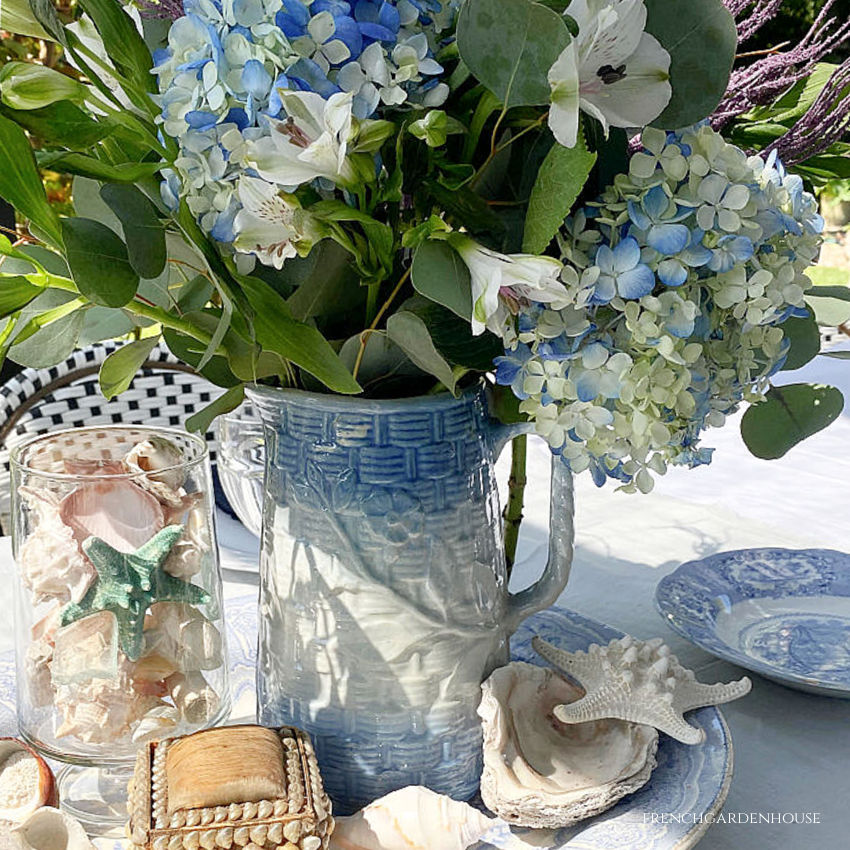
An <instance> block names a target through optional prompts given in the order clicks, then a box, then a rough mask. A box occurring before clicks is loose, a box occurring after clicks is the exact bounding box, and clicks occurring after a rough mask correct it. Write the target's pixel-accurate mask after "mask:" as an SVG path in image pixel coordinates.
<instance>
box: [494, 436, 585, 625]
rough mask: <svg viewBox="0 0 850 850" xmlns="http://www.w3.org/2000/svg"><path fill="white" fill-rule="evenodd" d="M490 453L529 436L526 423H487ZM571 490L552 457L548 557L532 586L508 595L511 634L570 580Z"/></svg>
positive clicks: (567, 475)
mask: <svg viewBox="0 0 850 850" xmlns="http://www.w3.org/2000/svg"><path fill="white" fill-rule="evenodd" d="M491 427H492V436H493V454H494V457H496V458H498V457H499V455H500V454H501V453H502V450H503V449H504V448H505V446H507V445H508V443H510V442H511V440H513V438H514V437H517V436H519V435H520V434H530V433H533V426H532V425H530V423H528V422H523V423H519V424H516V425H504V424H502V423H498V422H495V421H493V422H491ZM574 518H575V491H574V485H573V474H572V472H570V470H569V469H568V467H567V465H566V464H565V463H564V462H563V461H562V460H561V458H560V457H558V456H556V455H554V454H553V455H552V483H551V485H550V488H549V555H548V558H547V561H546V567H545V568H544V570H543V574H542V575H541V576H540V578H539V579H538V580H537V581H536V582H534V584H532V585H530V586H529V587H527V588H525V590H520V591H518V592H517V593H512V594H510V596H509V598H508V612H507V626H508V634H512V633H513V632H514V631H515V630H516V629H517V627H518V626H519V624H520V623H521V622H522V621H523V620H524V619H525V618H526V617H530V616H531V615H532V614H536V613H537V612H538V611H542V610H543V609H544V608H548V607H549V606H550V605H552V604H553V603H554V602H555V600H556V599H557V598H558V597H559V596H560V595H561V593H562V592H563V590H564V588H565V587H566V586H567V581H568V580H569V577H570V568H571V567H572V563H573V544H574V542H575V525H574Z"/></svg>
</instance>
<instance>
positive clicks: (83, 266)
mask: <svg viewBox="0 0 850 850" xmlns="http://www.w3.org/2000/svg"><path fill="white" fill-rule="evenodd" d="M62 237H63V239H64V241H65V257H66V258H67V260H68V266H69V268H70V269H71V276H72V277H73V278H74V283H76V284H77V289H79V290H80V292H81V293H82V294H83V295H85V296H86V298H88V299H89V300H90V301H92V302H93V303H95V304H100V305H101V306H103V307H123V306H124V305H125V304H129V302H130V301H132V300H133V296H134V295H135V294H136V290H137V289H138V286H139V276H138V275H137V274H136V273H135V272H134V271H133V267H132V266H131V265H130V259H129V257H128V256H127V247H126V245H124V243H123V242H122V241H121V239H120V238H119V237H118V236H116V235H115V233H114V232H113V231H111V230H110V229H109V228H108V227H107V226H106V225H105V224H101V223H100V222H98V221H93V220H92V219H88V218H63V219H62Z"/></svg>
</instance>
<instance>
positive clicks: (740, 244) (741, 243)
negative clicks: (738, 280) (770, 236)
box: [728, 236, 755, 263]
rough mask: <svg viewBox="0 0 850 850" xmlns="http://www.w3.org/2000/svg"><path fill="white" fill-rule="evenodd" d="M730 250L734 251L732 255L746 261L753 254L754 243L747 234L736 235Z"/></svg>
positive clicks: (739, 260)
mask: <svg viewBox="0 0 850 850" xmlns="http://www.w3.org/2000/svg"><path fill="white" fill-rule="evenodd" d="M728 250H730V251H731V252H732V256H733V257H734V258H735V259H736V260H737V261H738V262H739V263H744V262H746V261H747V260H749V259H750V257H752V256H753V252H754V250H755V249H754V248H753V243H752V242H751V241H750V239H749V238H747V237H746V236H736V237H735V238H734V239H732V241H731V243H730V245H729V247H728Z"/></svg>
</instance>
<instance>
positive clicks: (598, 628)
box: [0, 596, 732, 850]
mask: <svg viewBox="0 0 850 850" xmlns="http://www.w3.org/2000/svg"><path fill="white" fill-rule="evenodd" d="M225 608H226V609H227V617H226V621H227V626H228V628H227V632H228V653H229V655H230V666H231V690H232V698H233V703H234V706H235V708H234V712H233V716H234V717H238V716H240V715H241V714H243V713H245V712H246V710H253V709H252V708H251V709H248V705H249V704H250V703H253V685H254V683H253V678H254V669H253V668H254V661H255V659H256V645H257V640H256V634H257V599H256V596H249V597H240V598H238V599H228V600H226V602H225ZM534 635H540V637H542V638H543V639H544V640H547V641H549V642H550V643H553V644H555V645H556V646H558V647H560V648H562V649H567V650H571V651H575V650H578V649H586V648H587V647H588V646H589V645H590V644H591V643H607V642H608V641H610V640H611V639H612V638H617V637H622V632H619V631H617V630H616V629H612V628H610V627H609V626H605V625H603V624H602V623H598V622H596V621H595V620H589V619H587V618H586V617H582V616H581V615H580V614H576V613H575V612H574V611H568V610H566V609H564V608H550V609H549V610H548V611H542V612H540V613H538V614H535V615H534V616H533V617H529V619H527V620H526V621H525V622H524V623H523V624H522V625H521V626H520V628H519V630H518V631H517V633H516V635H515V636H514V637H513V638H512V640H511V646H512V650H513V653H512V654H513V658H514V659H515V660H517V661H528V662H531V663H532V664H542V663H543V662H542V660H541V659H540V657H539V656H538V655H537V654H536V653H535V652H534V651H533V650H532V649H531V639H532V637H534ZM14 673H15V665H14V657H13V653H11V652H9V653H0V735H13V734H15V727H16V723H15V680H14ZM688 720H689V721H690V722H691V723H693V724H695V725H696V726H700V727H702V728H703V729H704V730H705V734H706V739H705V741H704V742H703V743H702V744H697V745H696V746H687V745H686V744H680V743H679V742H678V741H674V740H673V739H672V738H668V737H667V736H666V735H661V736H660V742H659V745H658V753H657V759H658V766H657V767H656V768H655V770H654V771H653V772H652V776H651V778H650V780H649V782H648V783H647V784H646V785H645V786H644V787H643V788H641V789H640V791H638V792H636V793H635V794H632V795H630V796H628V797H624V798H623V799H622V800H620V802H619V803H618V804H617V805H616V806H614V808H612V809H609V810H608V811H607V812H604V813H603V814H601V815H599V816H598V817H595V818H591V819H589V820H586V821H583V822H582V823H580V824H577V825H576V826H573V827H570V828H568V829H559V830H531V829H519V828H516V827H513V828H512V827H509V826H508V824H506V823H504V822H503V821H496V825H495V826H494V827H493V829H491V830H490V831H489V832H488V833H487V834H486V835H485V836H484V840H483V841H481V842H480V843H478V844H476V845H475V850H493V848H503V850H522V848H525V850H613V848H617V850H689V848H691V847H693V846H694V845H695V844H696V843H697V842H698V841H699V840H700V838H702V836H703V834H704V833H705V831H706V830H707V829H708V827H709V825H710V823H711V821H712V820H713V819H714V817H715V816H716V815H717V813H718V812H719V811H720V808H721V806H722V805H723V802H724V801H725V799H726V794H727V793H728V791H729V783H730V782H731V780H732V739H731V738H730V736H729V729H728V727H727V726H726V722H725V721H724V719H723V715H722V714H721V713H720V712H719V711H718V710H717V709H716V708H701V709H699V710H698V711H695V712H693V713H691V714H689V715H688ZM96 844H97V847H98V848H100V849H101V850H126V848H127V844H126V842H124V841H117V840H112V839H105V838H100V839H97V841H96Z"/></svg>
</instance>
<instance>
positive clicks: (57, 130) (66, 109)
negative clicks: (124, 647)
mask: <svg viewBox="0 0 850 850" xmlns="http://www.w3.org/2000/svg"><path fill="white" fill-rule="evenodd" d="M0 113H2V114H3V115H5V116H6V117H7V118H11V119H12V121H14V122H15V123H16V124H18V125H19V126H21V127H23V128H24V129H25V130H27V131H28V132H30V133H32V135H34V136H36V137H37V138H38V139H40V140H41V141H43V142H44V143H45V144H48V145H62V146H63V147H66V148H70V149H71V150H85V149H86V148H89V147H91V146H92V145H94V144H95V143H96V142H99V141H100V140H101V139H105V138H106V137H107V136H109V135H110V134H111V133H113V132H114V130H115V125H114V124H113V123H112V122H111V121H110V120H109V119H108V118H107V117H105V116H100V117H99V118H98V120H97V121H95V120H94V119H92V118H91V117H89V116H88V115H87V114H86V113H85V112H83V110H82V109H80V107H79V106H77V105H76V104H73V103H69V102H68V101H67V100H63V101H60V102H58V103H52V104H50V106H45V107H43V108H42V109H10V108H9V107H8V106H0Z"/></svg>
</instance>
